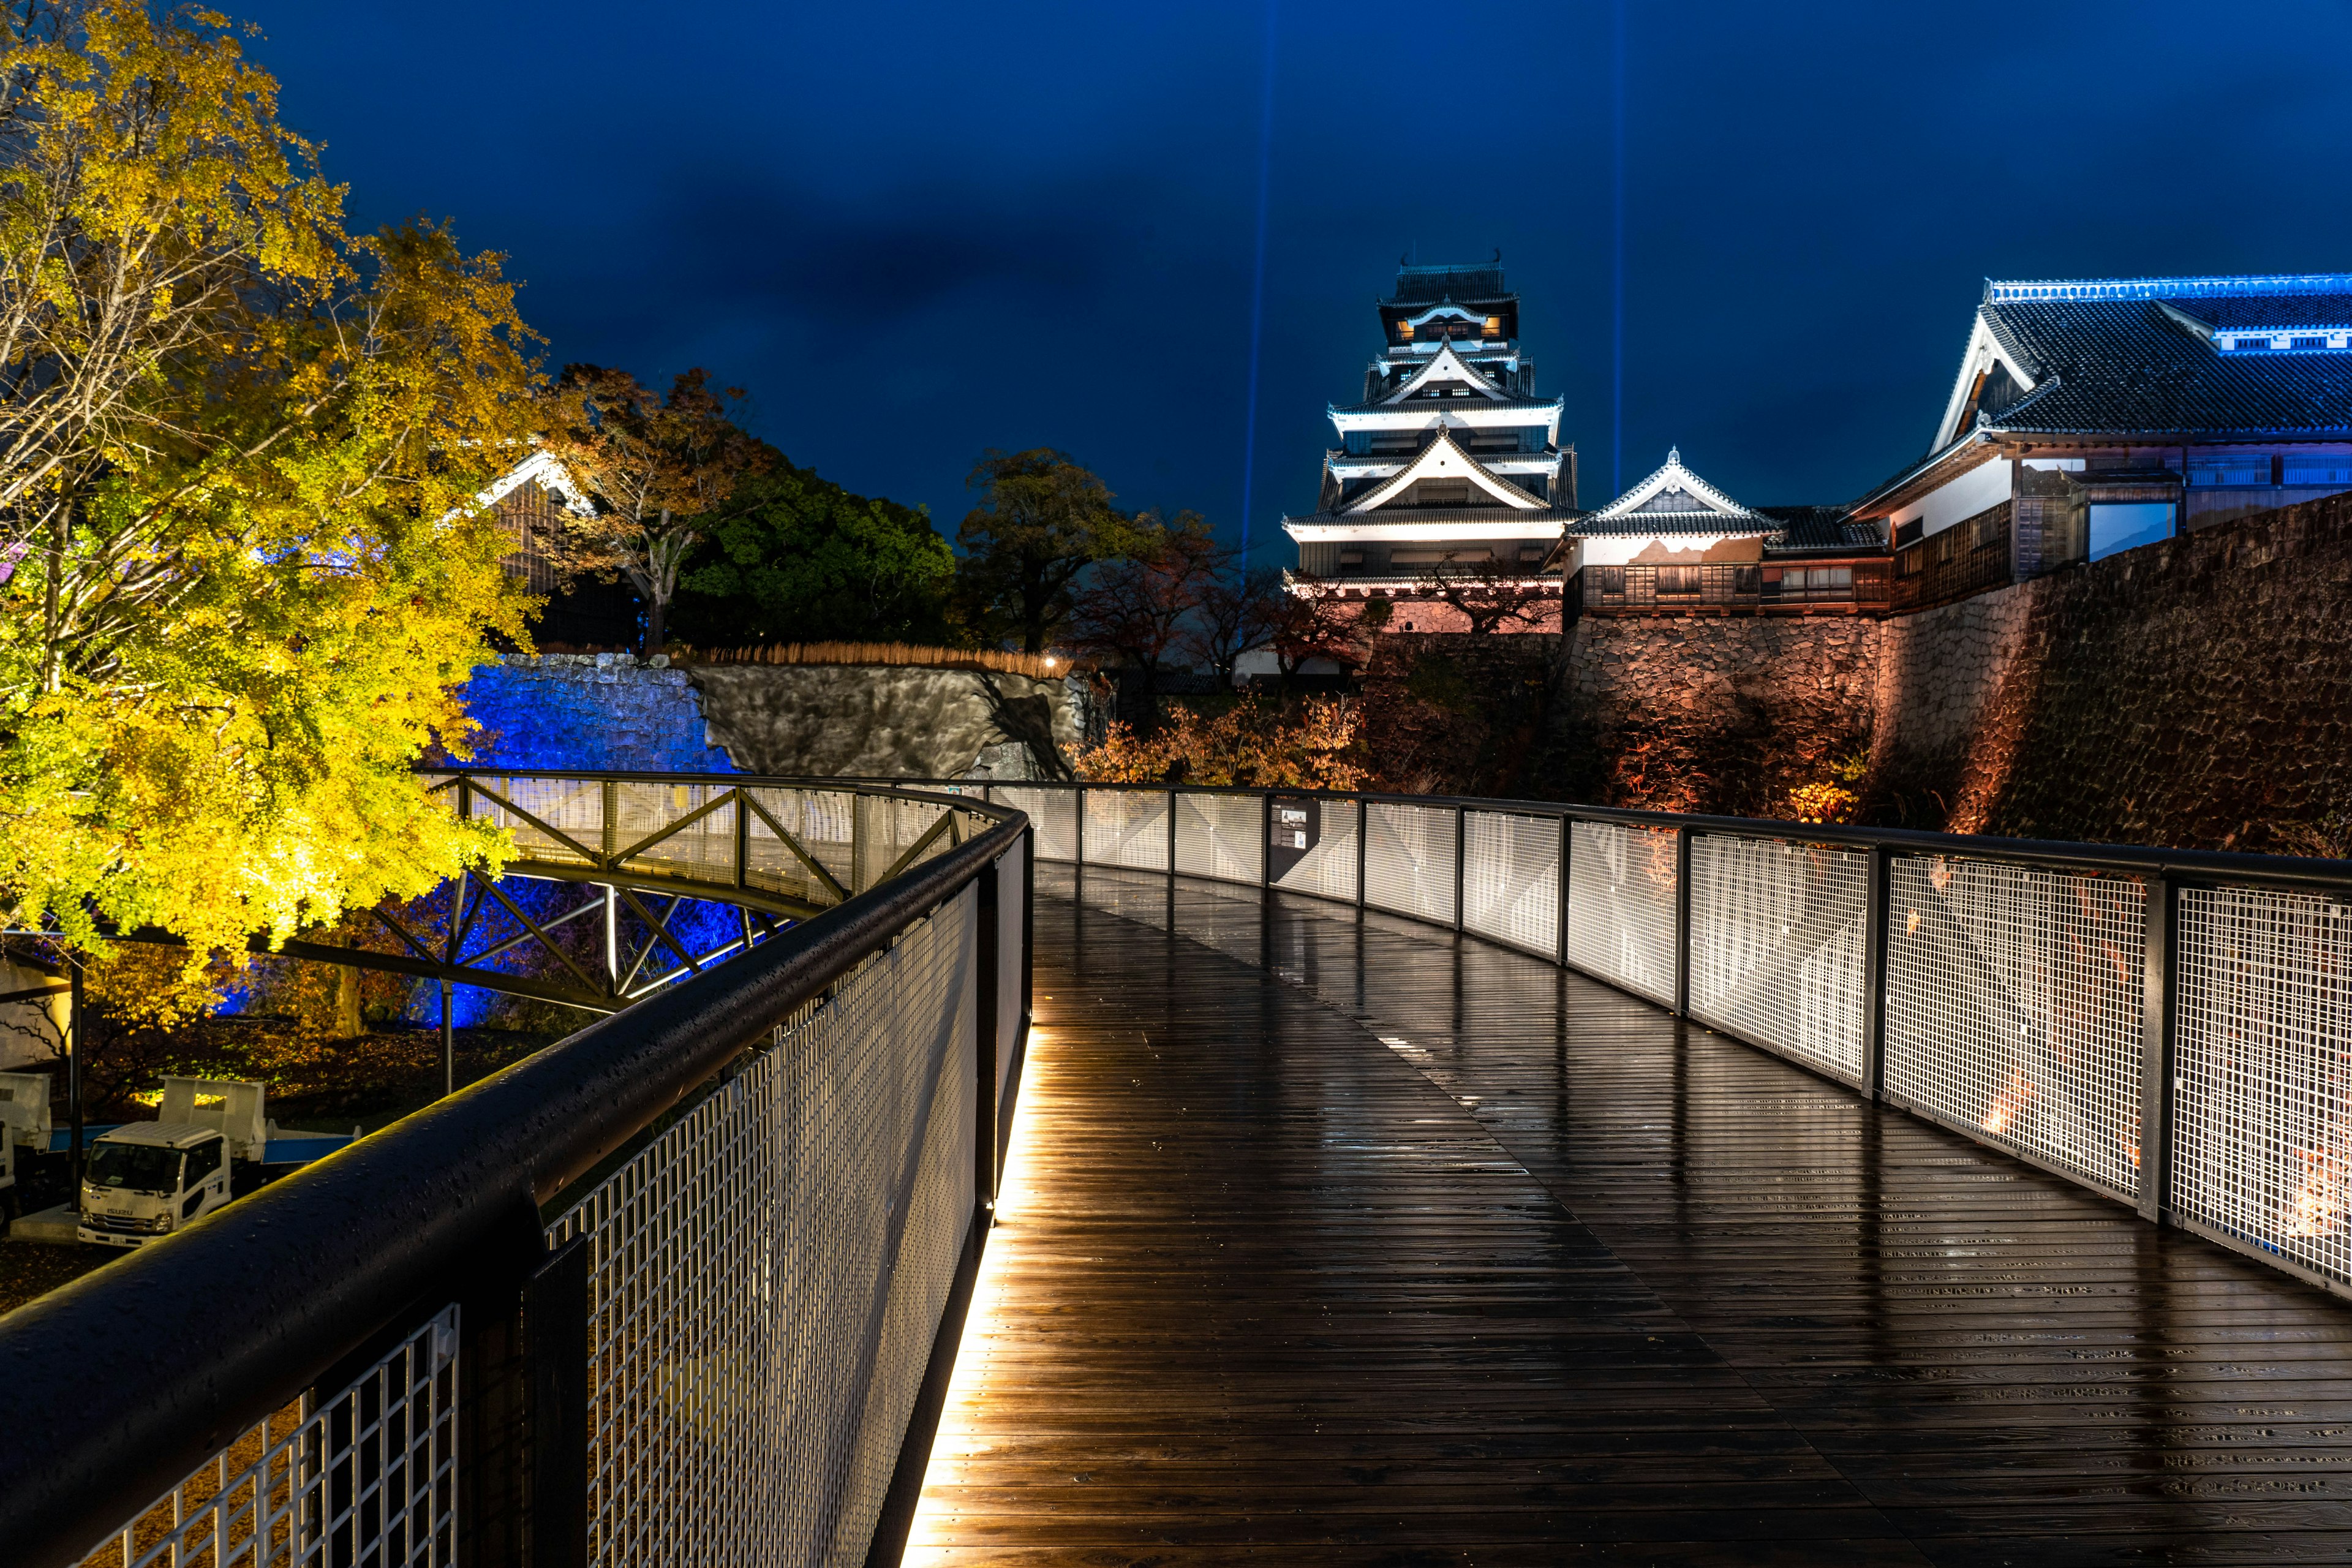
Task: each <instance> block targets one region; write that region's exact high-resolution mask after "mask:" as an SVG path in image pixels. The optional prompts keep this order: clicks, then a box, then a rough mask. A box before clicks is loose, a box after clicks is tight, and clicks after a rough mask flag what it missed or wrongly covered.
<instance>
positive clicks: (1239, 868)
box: [1037, 793, 1265, 882]
mask: <svg viewBox="0 0 2352 1568" xmlns="http://www.w3.org/2000/svg"><path fill="white" fill-rule="evenodd" d="M1089 798H1091V796H1090V797H1089ZM1175 810H1176V869H1177V870H1178V871H1179V872H1181V873H1182V874H1183V875H1185V876H1187V877H1207V878H1210V879H1213V880H1215V881H1221V882H1255V881H1257V880H1259V879H1261V878H1262V877H1263V876H1264V875H1265V843H1264V842H1263V840H1264V838H1265V834H1264V832H1263V831H1262V829H1263V828H1264V826H1265V806H1264V805H1262V804H1260V802H1259V801H1258V799H1257V797H1256V796H1255V795H1189V794H1181V793H1180V794H1179V795H1177V796H1176V797H1175ZM1037 854H1038V858H1040V859H1043V858H1045V848H1044V847H1043V845H1042V844H1041V845H1040V846H1039V847H1038V850H1037Z"/></svg>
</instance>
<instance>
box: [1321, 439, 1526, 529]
mask: <svg viewBox="0 0 2352 1568" xmlns="http://www.w3.org/2000/svg"><path fill="white" fill-rule="evenodd" d="M1422 479H1467V480H1469V481H1470V486H1471V489H1473V490H1474V491H1475V490H1481V489H1483V490H1485V491H1486V493H1487V494H1488V495H1490V496H1492V497H1493V498H1494V500H1495V504H1496V505H1497V506H1504V507H1508V508H1510V509H1511V510H1514V511H1538V510H1543V507H1544V503H1543V502H1542V501H1539V500H1536V498H1535V497H1533V496H1531V495H1529V494H1528V492H1527V491H1525V490H1523V489H1519V487H1518V486H1517V485H1515V484H1513V483H1511V481H1510V480H1508V479H1503V478H1501V477H1500V476H1498V475H1496V474H1495V473H1493V472H1491V471H1490V470H1489V469H1488V468H1486V465H1485V464H1484V463H1481V462H1480V461H1479V460H1478V459H1477V458H1474V457H1472V456H1471V455H1470V454H1469V453H1467V452H1465V451H1464V450H1463V449H1462V448H1461V447H1459V446H1458V445H1456V444H1455V442H1454V432H1453V431H1452V430H1450V429H1447V428H1445V427H1444V426H1440V427H1439V429H1438V432H1437V439H1435V440H1434V441H1432V442H1431V443H1430V444H1429V445H1428V446H1426V447H1423V448H1422V449H1421V450H1420V452H1419V453H1417V454H1416V455H1415V456H1414V458H1413V459H1412V462H1410V463H1407V464H1406V465H1405V466H1404V468H1403V469H1402V471H1400V472H1398V473H1396V474H1393V475H1391V476H1390V477H1389V478H1388V479H1382V480H1381V482H1380V483H1379V484H1377V485H1374V486H1373V487H1372V488H1371V489H1368V490H1366V491H1365V492H1364V493H1363V494H1362V495H1360V496H1358V497H1357V498H1356V499H1355V500H1352V501H1350V502H1349V503H1348V504H1347V506H1346V507H1344V508H1343V509H1342V510H1343V511H1345V512H1346V514H1347V515H1349V516H1350V517H1355V516H1360V515H1361V514H1363V513H1365V512H1368V511H1376V510H1380V509H1381V508H1382V507H1384V506H1386V505H1388V504H1389V503H1390V502H1391V501H1392V500H1396V498H1397V497H1399V496H1401V495H1402V494H1403V493H1404V491H1405V490H1406V489H1407V488H1409V487H1410V486H1412V485H1413V484H1415V483H1417V482H1418V481H1420V480H1422Z"/></svg>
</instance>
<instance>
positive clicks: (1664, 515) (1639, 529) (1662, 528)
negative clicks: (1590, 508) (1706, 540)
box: [1568, 510, 1780, 539]
mask: <svg viewBox="0 0 2352 1568" xmlns="http://www.w3.org/2000/svg"><path fill="white" fill-rule="evenodd" d="M1779 527H1780V524H1779V523H1778V522H1775V521H1773V520H1772V519H1770V518H1767V517H1757V516H1753V515H1750V516H1748V517H1733V516H1730V515H1728V514H1727V513H1725V512H1719V511H1706V510H1694V511H1635V512H1628V513H1626V514H1625V515H1624V516H1622V517H1612V518H1609V519H1606V520H1602V519H1600V518H1597V517H1589V518H1587V519H1585V520H1584V521H1581V522H1578V523H1575V524H1572V525H1570V528H1569V530H1568V531H1569V533H1570V536H1572V537H1574V538H1579V539H1599V538H1603V537H1610V538H1618V537H1622V536H1625V535H1628V534H1633V535H1640V534H1644V533H1722V534H1733V533H1759V534H1760V533H1769V532H1771V531H1774V530H1775V529H1777V528H1779Z"/></svg>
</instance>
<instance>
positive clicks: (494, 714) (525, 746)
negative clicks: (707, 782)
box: [466, 653, 736, 773]
mask: <svg viewBox="0 0 2352 1568" xmlns="http://www.w3.org/2000/svg"><path fill="white" fill-rule="evenodd" d="M466 708H467V711H468V712H470V713H471V714H472V715H473V716H474V718H475V720H476V721H478V722H479V723H480V724H481V726H482V731H483V733H482V738H481V741H480V742H479V743H478V746H477V748H476V759H475V765H477V766H482V767H510V768H546V769H550V770H557V771H567V770H574V769H578V770H588V771H604V770H608V769H609V770H626V771H629V772H635V773H733V772H735V771H736V769H735V766H734V764H733V763H731V762H730V761H729V760H728V756H727V753H726V752H724V751H723V750H721V749H720V748H719V745H718V744H717V743H716V742H713V740H712V739H711V737H710V735H709V726H708V725H707V724H706V723H705V721H704V719H703V714H702V702H701V696H700V694H699V693H698V692H697V691H696V690H695V689H694V687H693V684H692V683H691V682H690V681H689V680H688V677H687V672H686V671H685V670H683V669H671V668H653V667H651V666H648V665H645V664H641V663H639V662H638V661H637V660H636V659H635V658H632V657H631V656H630V655H628V654H625V653H583V654H549V655H546V656H545V657H543V658H509V659H507V660H505V661H504V662H502V663H500V664H497V665H493V666H491V667H489V668H485V669H478V670H476V671H475V672H474V678H473V679H472V680H470V681H468V682H467V685H466Z"/></svg>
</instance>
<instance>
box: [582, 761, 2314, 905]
mask: <svg viewBox="0 0 2352 1568" xmlns="http://www.w3.org/2000/svg"><path fill="white" fill-rule="evenodd" d="M545 776H549V777H556V776H562V777H576V778H582V779H588V778H598V777H608V776H609V777H614V778H642V779H654V778H656V777H669V776H671V775H656V774H650V773H623V774H609V775H606V774H594V773H577V774H562V775H556V774H549V775H545ZM675 776H676V777H677V778H679V779H686V778H700V779H703V780H704V781H705V782H708V781H709V775H707V774H678V775H675ZM747 782H751V783H757V784H791V785H793V786H795V787H800V788H807V787H810V786H812V785H815V784H829V785H830V786H831V787H834V788H836V789H838V788H842V787H844V786H845V785H846V784H882V783H885V782H889V783H894V784H898V785H900V786H901V787H905V788H909V789H914V790H926V791H928V790H934V789H938V788H940V787H942V786H956V787H961V788H965V789H982V788H987V787H992V786H1001V787H1005V788H1012V789H1024V790H1045V791H1055V792H1070V793H1075V792H1080V791H1096V790H1100V791H1132V792H1136V793H1139V794H1145V795H1167V794H1169V793H1170V792H1171V791H1173V792H1175V793H1177V794H1180V795H1246V796H1250V797H1253V798H1254V797H1256V796H1259V795H1280V796H1281V797H1282V798H1283V799H1285V800H1332V801H1377V802H1381V803H1385V804H1388V805H1433V806H1443V807H1454V808H1461V809H1465V810H1470V811H1491V812H1502V813H1506V814H1508V815H1512V816H1552V817H1565V818H1567V819H1569V820H1570V821H1573V822H1615V823H1622V824H1625V825H1626V826H1636V827H1674V828H1682V827H1687V828H1690V829H1692V830H1693V831H1694V832H1700V833H1723V834H1729V835H1732V836H1733V837H1741V838H1775V839H1782V840H1786V841H1788V842H1790V843H1799V844H1821V845H1828V846H1833V847H1840V848H1852V849H1881V848H1883V849H1888V850H1895V851H1900V852H1902V853H1904V854H1912V855H1949V856H1955V857H1958V858H1964V859H1979V860H2006V861H2011V862H2016V863H2019V864H2023V865H2035V866H2063V867H2071V868H2077V869H2096V870H2106V871H2119V872H2128V873H2132V874H2135V875H2141V876H2161V877H2168V878H2172V879H2177V880H2179V881H2183V882H2187V883H2191V884H2196V885H2207V884H2212V885H2221V884H2244V885H2249V886H2260V887H2304V888H2327V889H2352V860H2326V859H2319V858H2310V857H2303V856H2292V855H2255V854H2247V853H2243V852H2241V851H2234V850H2221V849H2167V848H2162V847H2150V846H2146V845H2128V844H2083V843H2073V842H2068V841H2066V840H2063V839H2042V838H2004V837H1997V836H1993V835H1988V834H1969V833H1937V832H1932V831H1929V830H1927V829H1925V828H1914V827H1864V826H1848V825H1844V824H1839V823H1825V822H1792V821H1788V820H1785V819H1781V818H1777V817H1763V816H1711V815H1707V814H1704V813H1698V812H1681V811H1650V810H1644V809H1642V808H1639V807H1633V806H1613V805H1580V804H1575V803H1570V802H1562V801H1557V800H1526V799H1520V798H1517V797H1512V796H1502V795H1401V794H1396V793H1392V792H1389V791H1382V790H1332V789H1307V788H1297V789H1294V788H1288V787H1278V786H1274V785H1267V784H1186V783H1182V782H1181V781H1180V782H1177V783H1173V784H1169V783H1157V784H1097V783H1094V782H1092V781H1087V780H1080V781H1075V782H1074V781H1070V780H1062V779H909V780H894V781H883V780H878V779H856V780H845V779H830V780H822V779H814V778H761V779H758V780H751V781H747ZM934 798H936V797H934ZM950 798H956V797H950ZM986 798H987V797H986V796H984V795H964V796H961V799H963V800H966V801H973V800H984V799H986Z"/></svg>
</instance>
